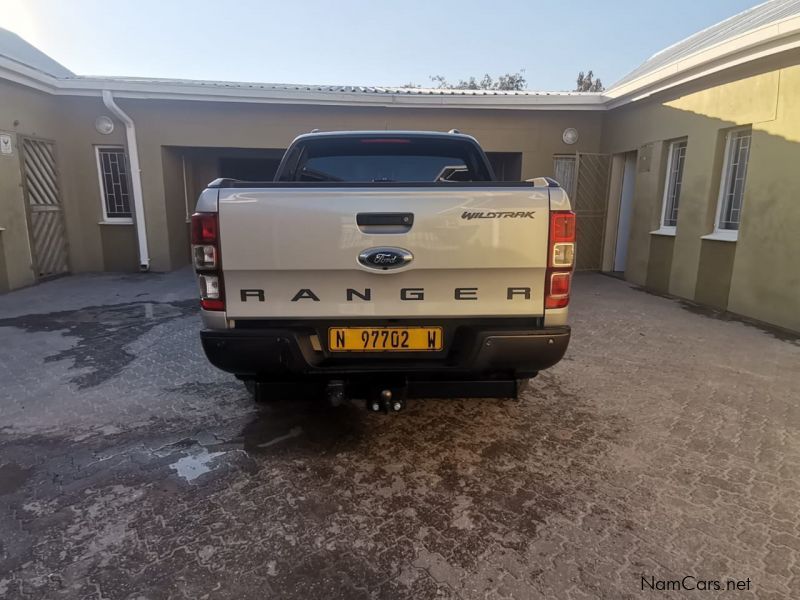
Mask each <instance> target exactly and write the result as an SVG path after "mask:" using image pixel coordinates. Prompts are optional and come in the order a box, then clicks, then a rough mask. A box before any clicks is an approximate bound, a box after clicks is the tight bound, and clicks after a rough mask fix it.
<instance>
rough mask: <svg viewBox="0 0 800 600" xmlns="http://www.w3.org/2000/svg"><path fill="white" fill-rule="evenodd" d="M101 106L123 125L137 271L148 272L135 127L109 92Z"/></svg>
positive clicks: (145, 228)
mask: <svg viewBox="0 0 800 600" xmlns="http://www.w3.org/2000/svg"><path fill="white" fill-rule="evenodd" d="M103 104H105V105H106V108H107V109H108V110H110V111H111V112H112V113H113V114H114V116H116V117H117V118H118V119H119V120H120V121H122V122H123V123H125V139H126V141H127V145H128V161H129V162H130V166H131V188H132V189H133V208H134V215H133V216H134V223H135V225H136V238H137V240H138V242H139V270H140V271H149V270H150V254H149V252H148V251H147V227H146V226H145V222H144V200H143V199H142V171H141V167H140V166H139V150H138V146H137V145H136V125H134V123H133V119H131V118H130V117H129V116H128V115H127V114H126V113H125V111H123V110H122V109H121V108H120V107H119V105H118V104H117V103H116V102H114V96H113V94H112V93H111V92H110V91H109V90H103Z"/></svg>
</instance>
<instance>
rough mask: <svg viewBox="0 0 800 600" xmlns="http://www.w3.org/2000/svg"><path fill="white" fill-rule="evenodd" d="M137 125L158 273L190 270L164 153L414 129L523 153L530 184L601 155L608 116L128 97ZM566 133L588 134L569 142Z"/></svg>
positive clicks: (177, 191) (173, 177) (169, 157)
mask: <svg viewBox="0 0 800 600" xmlns="http://www.w3.org/2000/svg"><path fill="white" fill-rule="evenodd" d="M118 103H119V105H120V106H121V107H122V108H123V109H124V110H125V111H126V112H127V113H128V114H129V115H131V117H132V118H133V119H134V121H135V122H136V126H137V137H138V141H139V151H140V160H141V163H142V185H143V187H144V201H145V214H146V217H147V228H148V238H149V240H150V253H151V257H152V265H151V266H152V268H153V269H154V270H159V271H160V270H169V269H173V268H176V267H179V266H181V265H183V264H186V251H185V246H186V243H187V242H186V226H185V220H184V214H185V213H184V208H183V206H184V200H183V193H182V188H181V187H180V185H179V179H180V177H179V173H178V169H180V161H179V160H178V156H177V154H176V153H175V152H173V151H172V150H170V149H169V148H168V149H166V150H164V147H208V148H211V147H218V148H225V147H227V148H285V147H286V146H287V145H288V144H289V143H290V142H291V141H292V139H294V138H295V137H296V136H297V135H299V134H301V133H307V132H309V131H311V130H312V129H314V128H318V129H322V130H348V129H401V130H402V129H406V130H409V129H413V130H437V131H446V130H449V129H452V128H456V129H459V130H460V131H462V132H463V133H468V134H471V135H474V136H475V137H477V138H478V140H479V141H480V142H481V144H482V145H483V147H484V148H485V149H486V150H487V151H489V152H521V153H522V176H523V178H528V177H535V176H542V175H552V171H553V155H554V154H558V153H571V152H576V151H582V152H598V151H599V148H600V133H601V130H602V114H601V113H599V112H584V111H552V112H551V111H517V110H508V111H498V110H463V109H422V108H397V109H394V108H379V107H366V108H365V107H358V108H355V107H336V106H330V107H326V106H287V105H275V104H228V103H213V102H186V101H184V102H180V101H153V100H148V101H141V100H125V99H120V100H119V101H118ZM566 127H575V128H576V129H577V130H578V131H579V134H580V139H579V141H578V143H577V144H574V145H572V146H568V145H566V144H564V143H563V141H562V139H561V134H562V132H563V130H564V129H565V128H566Z"/></svg>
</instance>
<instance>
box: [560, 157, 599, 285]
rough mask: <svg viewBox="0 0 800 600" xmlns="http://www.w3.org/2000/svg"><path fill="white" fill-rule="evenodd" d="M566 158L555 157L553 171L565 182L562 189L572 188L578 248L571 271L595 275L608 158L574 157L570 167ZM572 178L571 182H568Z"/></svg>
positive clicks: (597, 267) (597, 264)
mask: <svg viewBox="0 0 800 600" xmlns="http://www.w3.org/2000/svg"><path fill="white" fill-rule="evenodd" d="M565 158H566V157H563V156H556V157H555V160H556V165H555V166H556V171H559V169H560V170H561V171H562V173H563V175H562V177H564V176H565V175H566V177H564V178H565V179H566V180H567V181H566V182H565V185H567V186H569V187H573V188H574V189H572V190H571V191H572V195H571V196H570V200H572V208H573V210H574V211H575V216H576V220H577V226H578V247H577V253H576V256H575V269H576V270H578V271H599V270H600V269H601V267H602V261H603V235H604V232H605V224H606V208H607V205H608V174H609V170H610V168H611V158H610V157H609V155H608V154H588V153H583V152H581V153H578V155H577V158H576V159H573V160H575V163H574V171H572V172H570V171H571V169H570V168H569V167H570V166H571V165H569V164H568V163H567V161H565V160H564V159H565ZM572 178H574V182H573V181H569V180H570V179H572Z"/></svg>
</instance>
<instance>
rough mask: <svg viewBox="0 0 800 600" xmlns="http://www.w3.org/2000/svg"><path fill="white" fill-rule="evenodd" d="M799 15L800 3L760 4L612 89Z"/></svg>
mask: <svg viewBox="0 0 800 600" xmlns="http://www.w3.org/2000/svg"><path fill="white" fill-rule="evenodd" d="M798 14H800V0H771V1H770V2H765V3H764V4H759V5H758V6H754V7H753V8H749V9H747V10H745V11H743V12H740V13H739V14H737V15H734V16H732V17H730V18H728V19H725V20H724V21H720V22H719V23H717V24H716V25H712V26H711V27H708V28H706V29H703V30H702V31H698V32H697V33H695V34H693V35H690V36H689V37H688V38H686V39H684V40H681V41H680V42H678V43H676V44H673V45H672V46H669V47H667V48H664V49H663V50H660V51H659V52H656V53H655V54H654V55H653V56H651V57H650V58H648V59H647V60H646V61H644V62H643V63H642V64H641V65H639V66H638V67H636V68H635V69H634V70H633V71H631V72H630V73H628V74H627V75H625V77H623V78H622V79H620V80H619V81H617V82H616V83H615V84H614V85H613V86H611V87H612V88H614V87H616V86H619V85H622V84H625V83H628V82H630V81H633V80H635V79H638V78H639V77H642V76H644V75H647V74H648V73H650V72H652V71H656V70H658V69H659V68H661V67H664V66H666V65H669V64H671V63H673V62H675V61H677V60H680V59H682V58H686V57H687V56H691V55H692V54H695V53H697V52H700V51H702V50H705V49H707V48H710V47H712V46H715V45H716V44H719V43H721V42H725V41H728V40H731V39H733V38H735V37H737V36H740V35H742V34H744V33H747V32H748V31H752V30H753V29H757V28H759V27H762V26H764V25H769V24H770V23H774V22H776V21H780V20H781V19H785V18H787V17H792V16H796V15H798Z"/></svg>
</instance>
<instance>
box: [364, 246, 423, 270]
mask: <svg viewBox="0 0 800 600" xmlns="http://www.w3.org/2000/svg"><path fill="white" fill-rule="evenodd" d="M413 258H414V255H413V254H411V252H409V251H408V250H403V249H402V248H369V249H367V250H364V251H363V252H362V253H361V254H359V255H358V262H360V263H361V264H362V265H364V266H365V267H370V268H371V269H380V270H382V271H386V270H388V269H397V268H399V267H403V266H405V265H407V264H408V263H410V262H411V261H412V259H413Z"/></svg>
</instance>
